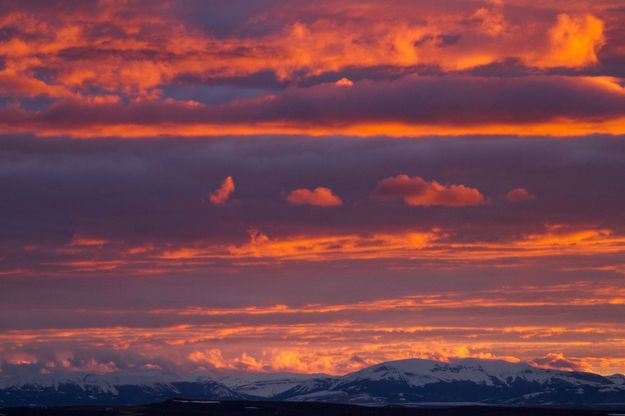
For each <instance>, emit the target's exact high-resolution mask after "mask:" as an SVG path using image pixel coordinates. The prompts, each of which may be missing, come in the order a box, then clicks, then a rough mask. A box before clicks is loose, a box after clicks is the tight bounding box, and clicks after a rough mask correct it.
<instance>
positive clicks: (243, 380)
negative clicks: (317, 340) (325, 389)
mask: <svg viewBox="0 0 625 416" xmlns="http://www.w3.org/2000/svg"><path fill="white" fill-rule="evenodd" d="M319 377H321V378H329V376H328V375H325V374H298V373H246V374H232V375H226V376H217V377H214V380H215V381H218V382H220V383H222V384H224V385H226V386H228V387H229V388H231V389H232V390H234V391H236V392H238V393H243V394H247V395H250V396H255V397H262V398H267V399H269V398H272V397H275V396H278V395H279V394H282V393H284V392H285V391H288V390H291V389H293V388H294V387H296V386H299V385H300V384H302V383H304V382H306V381H308V380H311V379H312V378H319Z"/></svg>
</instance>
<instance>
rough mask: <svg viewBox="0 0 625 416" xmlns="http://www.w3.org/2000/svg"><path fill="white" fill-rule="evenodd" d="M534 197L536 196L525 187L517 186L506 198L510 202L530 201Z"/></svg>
mask: <svg viewBox="0 0 625 416" xmlns="http://www.w3.org/2000/svg"><path fill="white" fill-rule="evenodd" d="M534 198H535V196H534V195H532V194H530V193H529V191H528V190H527V189H525V188H516V189H513V190H511V191H510V192H508V193H507V194H506V199H507V200H508V201H510V202H521V201H529V200H530V199H534Z"/></svg>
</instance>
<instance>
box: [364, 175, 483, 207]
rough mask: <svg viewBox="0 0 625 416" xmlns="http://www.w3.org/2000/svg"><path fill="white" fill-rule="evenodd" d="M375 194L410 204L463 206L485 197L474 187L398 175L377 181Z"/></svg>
mask: <svg viewBox="0 0 625 416" xmlns="http://www.w3.org/2000/svg"><path fill="white" fill-rule="evenodd" d="M375 195H376V196H377V197H378V198H379V199H381V200H393V199H401V200H402V201H403V202H404V203H405V204H407V205H411V206H425V207H429V206H434V205H441V206H448V207H464V206H473V205H481V204H484V203H485V202H486V198H485V197H484V195H482V193H481V192H480V191H479V190H478V189H476V188H470V187H467V186H465V185H442V184H440V183H438V182H437V181H431V182H428V181H426V180H425V179H423V178H421V177H419V176H413V177H410V176H408V175H398V176H395V177H392V178H386V179H383V180H381V181H380V182H378V186H377V188H376V190H375Z"/></svg>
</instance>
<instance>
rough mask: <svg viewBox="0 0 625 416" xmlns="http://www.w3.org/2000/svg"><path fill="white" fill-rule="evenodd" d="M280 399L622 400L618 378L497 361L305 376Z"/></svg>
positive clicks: (417, 363)
mask: <svg viewBox="0 0 625 416" xmlns="http://www.w3.org/2000/svg"><path fill="white" fill-rule="evenodd" d="M280 398H281V399H283V400H305V401H308V400H315V401H317V400H322V401H340V402H356V403H377V404H386V403H424V402H476V403H477V402H479V403H508V404H592V403H599V402H606V403H607V402H611V403H617V402H620V403H623V402H625V384H622V383H620V382H619V379H618V378H608V377H602V376H600V375H597V374H591V373H578V372H564V371H554V370H546V369H541V368H536V367H531V366H529V365H528V364H525V363H509V362H506V361H497V360H477V359H457V360H451V361H450V362H448V363H441V362H437V361H430V360H401V361H393V362H387V363H382V364H378V365H374V366H372V367H368V368H365V369H363V370H360V371H357V372H355V373H352V374H348V375H346V376H343V377H337V378H328V379H322V380H309V381H307V382H305V383H302V384H300V385H299V386H296V387H295V388H293V389H291V390H289V391H286V392H284V393H282V394H281V395H280Z"/></svg>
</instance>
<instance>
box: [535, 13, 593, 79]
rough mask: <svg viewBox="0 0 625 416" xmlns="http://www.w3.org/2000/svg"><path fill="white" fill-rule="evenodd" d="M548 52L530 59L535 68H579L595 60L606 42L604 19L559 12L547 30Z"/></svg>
mask: <svg viewBox="0 0 625 416" xmlns="http://www.w3.org/2000/svg"><path fill="white" fill-rule="evenodd" d="M548 35H549V38H548V40H549V51H548V52H547V53H546V54H545V55H544V56H542V57H540V58H539V59H538V60H533V59H532V58H529V62H530V63H532V64H533V65H535V66H538V67H558V66H561V67H568V68H580V67H584V66H588V65H592V64H596V63H597V62H598V58H597V52H598V51H599V49H600V48H601V47H602V46H603V45H604V43H605V37H604V34H603V22H602V21H601V20H600V19H598V18H596V17H594V16H591V15H584V16H576V17H571V16H570V15H568V14H560V15H559V16H558V21H557V23H556V25H555V26H554V27H553V28H551V30H549V34H548Z"/></svg>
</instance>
